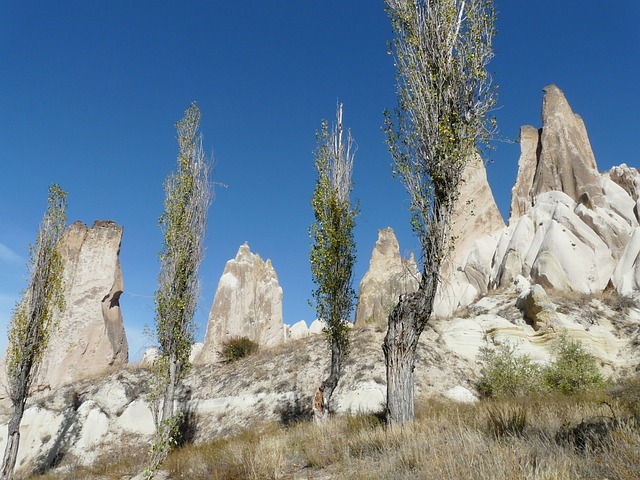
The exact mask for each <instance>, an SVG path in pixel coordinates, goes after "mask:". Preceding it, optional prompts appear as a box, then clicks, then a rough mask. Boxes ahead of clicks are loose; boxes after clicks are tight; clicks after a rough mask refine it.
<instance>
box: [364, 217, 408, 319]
mask: <svg viewBox="0 0 640 480" xmlns="http://www.w3.org/2000/svg"><path fill="white" fill-rule="evenodd" d="M419 279H420V274H419V273H418V268H417V266H416V264H415V261H414V260H413V256H412V257H410V258H409V259H408V260H405V259H404V258H402V257H401V256H400V246H399V244H398V240H397V239H396V236H395V234H394V232H393V229H392V228H384V229H382V230H379V231H378V240H377V241H376V244H375V246H374V248H373V253H372V254H371V261H370V262H369V270H367V273H366V274H365V276H364V278H363V279H362V281H361V282H360V289H359V293H358V303H357V305H356V318H355V325H356V326H357V327H363V326H365V325H381V324H384V323H386V321H387V317H388V316H389V313H390V312H391V309H392V308H393V307H394V306H395V305H396V303H398V297H399V296H400V295H401V294H403V293H410V292H415V291H416V290H417V289H418V283H419Z"/></svg>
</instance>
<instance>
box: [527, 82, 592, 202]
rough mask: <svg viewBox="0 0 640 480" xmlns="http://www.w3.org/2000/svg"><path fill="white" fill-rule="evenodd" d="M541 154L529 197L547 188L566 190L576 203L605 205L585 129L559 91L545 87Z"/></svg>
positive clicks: (545, 190) (546, 190)
mask: <svg viewBox="0 0 640 480" xmlns="http://www.w3.org/2000/svg"><path fill="white" fill-rule="evenodd" d="M544 93H545V95H544V98H543V100H542V133H541V134H540V149H539V151H540V154H539V156H538V165H537V167H536V174H535V178H534V180H533V186H532V192H531V193H532V198H533V199H534V202H535V197H537V196H538V195H539V194H540V193H544V192H548V191H560V192H564V193H566V194H567V195H568V196H569V197H570V198H572V199H573V200H574V201H576V202H578V203H584V204H586V205H589V206H591V205H593V206H599V207H602V206H604V198H603V194H602V186H601V183H600V174H599V173H598V167H597V166H596V160H595V157H594V156H593V151H592V150H591V143H590V142H589V136H588V135H587V129H586V128H585V125H584V122H583V121H582V118H580V116H579V115H577V114H575V113H573V111H572V110H571V107H570V106H569V103H568V102H567V99H566V98H565V96H564V94H563V93H562V91H561V90H560V89H559V88H558V87H557V86H555V85H549V86H547V87H545V88H544Z"/></svg>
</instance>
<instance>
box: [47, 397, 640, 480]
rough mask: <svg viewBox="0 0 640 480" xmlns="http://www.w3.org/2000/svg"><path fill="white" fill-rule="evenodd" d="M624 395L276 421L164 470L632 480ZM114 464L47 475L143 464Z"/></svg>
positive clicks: (634, 444) (117, 474)
mask: <svg viewBox="0 0 640 480" xmlns="http://www.w3.org/2000/svg"><path fill="white" fill-rule="evenodd" d="M624 398H626V397H624V395H623V394H617V396H614V397H605V396H604V394H602V393H598V394H596V393H584V394H580V395H574V396H571V397H568V396H565V395H560V394H546V395H530V396H528V397H518V398H510V399H497V400H485V401H481V402H478V403H477V404H475V405H456V404H453V405H452V404H450V403H444V402H442V401H438V400H434V399H432V400H422V401H419V402H418V404H417V405H416V416H417V421H416V423H415V424H413V425H410V426H407V427H405V428H404V429H402V430H399V429H398V430H392V431H388V430H387V429H386V428H385V425H384V422H383V420H382V416H381V415H371V414H359V415H351V416H349V415H344V416H337V417H334V418H331V419H330V420H329V422H328V423H327V424H326V425H324V426H318V425H316V424H314V423H313V422H310V421H302V422H297V423H292V424H291V425H289V426H288V427H286V428H285V427H283V426H282V425H280V424H277V423H268V424H264V425H262V426H260V427H258V428H254V429H251V430H245V431H243V432H241V433H240V434H238V435H235V436H232V437H229V438H224V439H217V440H214V441H212V442H209V443H206V444H200V445H185V446H184V447H182V448H180V449H177V450H176V451H174V452H172V453H171V454H170V455H169V458H168V460H167V462H166V463H165V465H164V466H163V468H164V469H165V470H166V471H167V472H168V474H169V478H171V479H180V478H189V479H192V480H200V479H202V480H204V479H207V480H208V479H220V480H223V479H225V480H232V479H261V480H262V479H294V478H305V479H306V478H310V479H313V478H323V479H324V478H349V479H362V480H364V479H376V480H378V479H382V480H398V479H427V480H429V479H470V478H473V479H492V480H494V479H495V480H500V479H509V480H511V479H514V480H515V479H563V478H566V479H572V478H585V479H602V478H608V479H611V480H614V479H619V480H630V479H636V478H640V429H639V427H638V425H637V422H635V420H634V419H633V416H632V415H630V413H629V409H628V408H627V406H626V403H625V400H624ZM633 398H635V397H633ZM603 400H606V401H607V402H608V405H607V404H604V403H603ZM633 401H635V400H633ZM141 450H142V451H143V452H144V451H145V449H144V448H141ZM108 460H109V461H110V462H112V463H110V464H108V465H107V464H103V465H102V466H94V467H92V468H91V469H84V470H80V469H76V470H68V471H66V472H65V473H64V474H59V475H57V476H56V475H54V474H49V475H47V476H44V477H40V478H43V479H47V480H48V479H51V480H53V479H58V478H65V479H66V478H86V479H98V478H105V479H112V478H129V477H126V474H127V473H126V472H131V471H132V467H131V466H128V467H123V466H122V465H131V464H132V463H133V464H135V461H133V460H131V459H129V460H128V459H126V458H112V459H108ZM143 460H144V459H143ZM141 468H142V467H140V469H141ZM70 472H71V474H70ZM73 475H75V476H73Z"/></svg>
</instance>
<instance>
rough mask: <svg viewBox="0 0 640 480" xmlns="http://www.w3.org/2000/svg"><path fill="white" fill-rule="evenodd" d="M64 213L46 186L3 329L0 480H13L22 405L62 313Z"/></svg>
mask: <svg viewBox="0 0 640 480" xmlns="http://www.w3.org/2000/svg"><path fill="white" fill-rule="evenodd" d="M66 209H67V194H66V193H65V192H64V191H63V190H62V189H61V188H60V187H59V186H58V185H55V184H53V185H51V187H49V200H48V207H47V211H46V213H45V215H44V218H43V220H42V223H41V224H40V227H39V229H38V234H37V236H36V243H35V245H32V246H31V247H30V258H29V274H30V280H29V285H28V287H27V289H26V290H25V292H24V294H23V295H22V298H21V299H20V301H19V302H18V303H17V304H16V307H15V309H14V311H13V315H12V318H11V323H10V326H9V346H8V347H7V356H6V370H7V381H8V390H9V397H10V398H11V403H12V405H13V413H12V414H11V417H10V419H9V426H8V432H7V445H6V447H5V452H4V458H3V461H2V471H1V472H0V478H2V479H10V478H13V471H14V469H15V464H16V458H17V456H18V447H19V444H20V423H21V422H22V416H23V415H24V410H25V405H26V402H27V399H28V398H29V395H30V393H31V387H32V386H33V382H34V380H35V378H36V377H37V373H38V368H39V367H40V364H41V362H42V357H43V355H44V352H45V351H46V349H47V347H48V344H49V338H50V337H51V333H52V332H53V330H54V328H55V327H56V324H57V321H56V319H57V318H58V316H57V315H56V312H60V311H61V310H62V309H63V308H64V296H63V295H64V287H63V264H62V259H61V257H60V253H59V252H58V244H59V242H60V238H61V237H62V233H63V232H64V228H65V225H66V221H67V220H66Z"/></svg>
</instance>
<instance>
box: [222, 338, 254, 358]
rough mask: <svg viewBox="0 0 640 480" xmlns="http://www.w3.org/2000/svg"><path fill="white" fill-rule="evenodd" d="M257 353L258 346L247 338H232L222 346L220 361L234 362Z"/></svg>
mask: <svg viewBox="0 0 640 480" xmlns="http://www.w3.org/2000/svg"><path fill="white" fill-rule="evenodd" d="M257 351H258V344H257V343H256V342H254V341H253V340H251V339H250V338H248V337H237V338H232V339H231V340H228V341H226V342H224V343H223V344H222V359H223V360H224V361H225V362H235V361H236V360H240V359H241V358H244V357H248V356H249V355H251V354H252V353H255V352H257Z"/></svg>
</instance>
